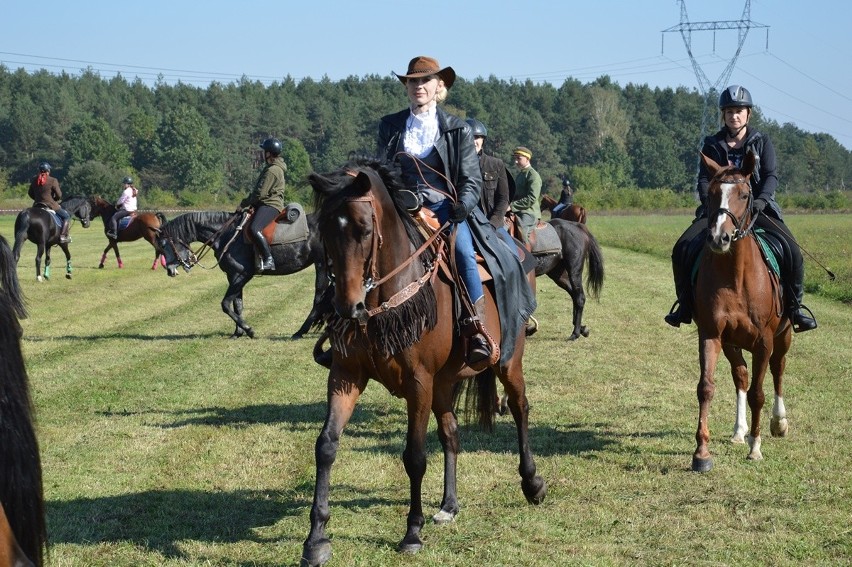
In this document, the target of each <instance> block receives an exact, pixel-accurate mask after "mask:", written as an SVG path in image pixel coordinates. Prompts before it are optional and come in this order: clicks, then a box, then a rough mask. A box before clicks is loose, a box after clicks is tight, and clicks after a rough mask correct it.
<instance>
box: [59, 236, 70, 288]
mask: <svg viewBox="0 0 852 567" xmlns="http://www.w3.org/2000/svg"><path fill="white" fill-rule="evenodd" d="M59 247H60V248H62V251H63V252H65V278H66V279H69V280H70V279H71V272H72V268H71V251H70V250H68V244H66V243H64V242H63V243H61V244H59Z"/></svg>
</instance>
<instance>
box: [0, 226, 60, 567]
mask: <svg viewBox="0 0 852 567" xmlns="http://www.w3.org/2000/svg"><path fill="white" fill-rule="evenodd" d="M51 222H52V221H51ZM23 317H26V312H25V309H24V303H23V298H22V295H21V290H20V287H19V285H18V276H17V272H16V268H15V258H14V255H13V253H12V251H11V250H10V249H9V244H8V243H7V242H6V239H5V238H3V237H2V236H0V361H2V364H0V565H2V566H4V567H5V566H6V565H10V566H11V565H16V566H17V565H41V564H42V562H43V556H44V550H45V545H46V541H47V532H46V528H45V520H44V493H43V489H42V478H41V461H40V458H39V450H38V441H37V439H36V435H35V429H34V428H33V407H32V400H31V399H30V392H29V384H28V382H27V369H26V366H25V365H24V358H23V355H22V353H21V325H20V323H19V322H18V319H19V318H23Z"/></svg>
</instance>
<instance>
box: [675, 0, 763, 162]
mask: <svg viewBox="0 0 852 567" xmlns="http://www.w3.org/2000/svg"><path fill="white" fill-rule="evenodd" d="M678 4H680V24H678V25H676V26H672V27H670V28H668V29H664V30H663V33H664V34H665V33H668V32H680V36H681V37H682V38H683V44H684V45H685V46H686V52H687V53H688V54H689V60H690V61H691V62H692V69H693V70H694V71H695V76H696V77H697V78H698V85H699V87H700V88H701V93H702V94H703V95H704V114H703V115H702V117H701V137H700V138H699V139H698V148H699V149H701V144H702V141H703V140H704V137H705V136H706V135H707V123H708V122H709V120H710V116H711V115H712V116H714V117H715V116H716V112H715V111H716V104H717V101H716V100H715V99H716V95H717V93H719V92H720V90H721V87H722V85H727V83H728V80H729V79H730V78H731V73H733V72H734V66H735V65H736V63H737V59H738V58H739V56H740V51H742V48H743V44H744V43H745V40H746V36H748V32H749V30H750V29H751V28H766V47H767V49H768V48H769V26H767V25H764V24H759V23H757V22H753V21H751V0H745V8H743V13H742V16H740V19H739V20H727V21H714V22H690V21H689V18H688V16H687V14H686V1H685V0H678ZM718 30H737V32H738V35H739V41H738V42H737V50H736V52H735V53H734V55H733V57H731V60H730V62H729V63H728V66H727V67H725V69H724V70H723V71H722V73H721V74H720V75H719V77H718V78H717V79H716V81H715V82H711V81H710V79H708V78H707V75H706V74H705V73H704V71H703V70H702V69H701V66H700V65H699V64H698V61H696V60H695V56H694V55H693V54H692V32H694V31H713V51H714V52H715V51H716V31H718ZM663 37H665V36H663ZM711 108H712V109H713V112H711V110H710V109H711Z"/></svg>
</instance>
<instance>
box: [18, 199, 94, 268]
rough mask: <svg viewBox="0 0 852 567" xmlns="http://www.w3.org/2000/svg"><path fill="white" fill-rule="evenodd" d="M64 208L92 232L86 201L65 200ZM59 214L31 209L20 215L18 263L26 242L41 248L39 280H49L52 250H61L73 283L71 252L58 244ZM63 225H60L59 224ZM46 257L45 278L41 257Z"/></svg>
mask: <svg viewBox="0 0 852 567" xmlns="http://www.w3.org/2000/svg"><path fill="white" fill-rule="evenodd" d="M62 208H63V209H65V210H66V211H68V212H69V213H70V214H71V217H72V218H74V217H76V218H77V219H79V220H80V222H81V223H82V224H83V228H89V224H90V222H91V215H92V206H91V204H90V203H89V200H88V199H87V198H86V197H68V198H66V199H63V200H62ZM55 219H56V214H55V213H54V212H53V211H49V210H47V209H44V208H42V207H30V208H29V209H24V210H23V211H21V212H20V213H18V218H16V219H15V249H14V255H15V262H17V261H18V260H19V259H20V257H21V248H23V246H24V242H25V241H26V240H27V239H29V240H30V242H33V243H35V245H36V246H38V251H37V252H36V258H35V265H36V279H37V280H38V281H43V279H47V280H49V279H50V248H51V247H52V246H59V247H60V248H62V251H63V252H65V277H66V278H68V279H69V280H70V279H71V252H69V251H68V244H67V243H64V242H59V232H60V225H58V224H57V223H56V220H55ZM60 223H61V221H60ZM42 256H44V278H43V279H42V272H41V257H42Z"/></svg>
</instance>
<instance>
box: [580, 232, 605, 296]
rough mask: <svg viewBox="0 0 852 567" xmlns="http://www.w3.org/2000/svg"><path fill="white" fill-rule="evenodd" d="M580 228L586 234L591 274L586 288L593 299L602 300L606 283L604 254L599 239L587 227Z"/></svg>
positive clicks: (587, 278) (587, 255) (589, 273)
mask: <svg viewBox="0 0 852 567" xmlns="http://www.w3.org/2000/svg"><path fill="white" fill-rule="evenodd" d="M578 226H580V227H582V229H583V231H584V232H585V233H586V261H587V262H588V263H589V272H588V273H587V274H586V288H587V289H588V290H589V294H590V295H591V296H592V297H593V298H595V299H600V297H601V289H603V282H604V262H603V253H602V252H601V247H600V245H598V241H597V239H596V238H595V236H594V235H593V234H592V233H591V232H590V231H589V229H588V228H587V227H586V225H584V224H581V225H578Z"/></svg>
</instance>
